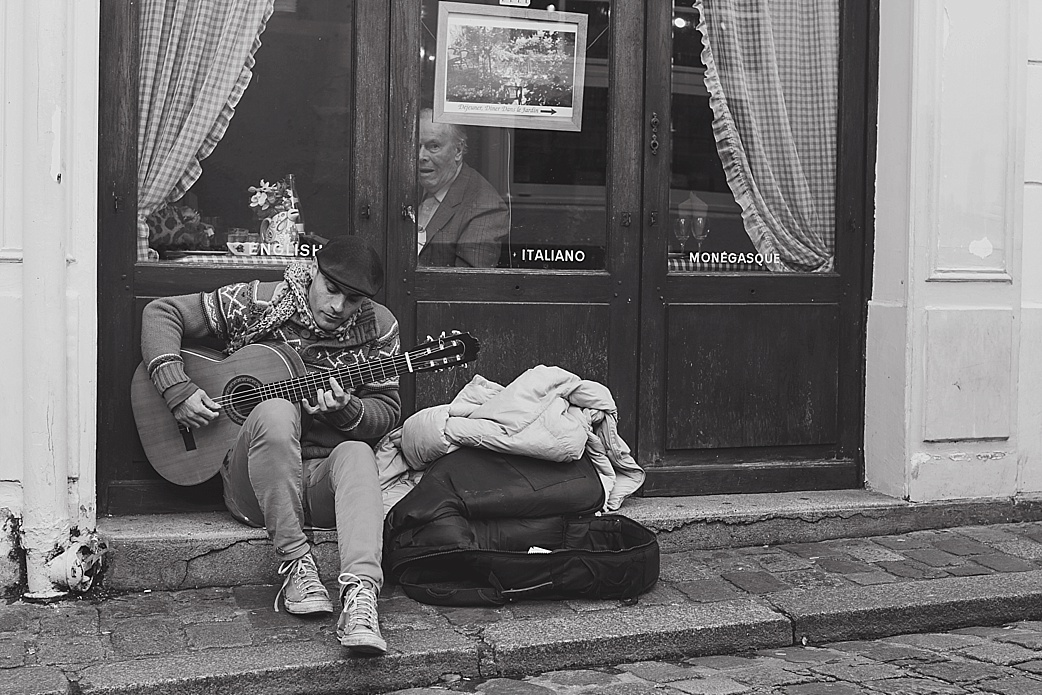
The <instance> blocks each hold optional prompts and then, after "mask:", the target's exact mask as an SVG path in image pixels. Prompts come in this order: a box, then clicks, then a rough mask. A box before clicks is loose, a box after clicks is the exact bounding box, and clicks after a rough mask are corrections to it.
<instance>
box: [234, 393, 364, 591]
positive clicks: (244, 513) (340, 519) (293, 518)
mask: <svg viewBox="0 0 1042 695" xmlns="http://www.w3.org/2000/svg"><path fill="white" fill-rule="evenodd" d="M300 432H301V422H300V410H299V408H298V406H296V405H294V404H292V403H290V402H289V401H287V400H284V399H282V398H273V399H271V400H267V401H263V402H262V403H260V405H258V406H257V407H256V408H254V409H253V412H251V413H250V415H249V417H247V418H246V421H245V422H244V423H243V425H242V429H241V430H240V432H239V436H238V438H237V439H236V441H235V444H234V445H233V446H232V449H231V451H229V452H228V458H227V459H226V460H225V465H224V466H223V467H222V468H221V476H222V478H223V479H224V503H225V505H226V506H227V507H228V511H230V512H231V513H232V516H234V517H235V518H236V519H238V520H239V521H242V522H243V523H246V524H249V525H251V526H258V527H259V526H263V527H265V528H267V531H268V537H269V538H271V542H272V544H273V545H274V546H275V552H276V554H277V555H278V556H279V559H280V560H283V561H285V560H295V559H297V558H299V557H302V556H304V555H306V554H307V553H308V552H309V551H310V549H311V546H310V542H309V541H308V538H307V536H306V535H305V534H304V528H305V526H306V525H310V526H313V527H317V528H335V529H336V533H337V546H338V548H339V551H340V571H341V572H350V573H352V574H355V575H357V576H358V577H360V578H363V579H369V580H370V581H372V582H373V584H374V585H375V586H376V588H377V590H379V589H380V587H382V586H383V570H382V569H381V567H380V561H381V557H382V553H383V520H384V513H383V500H382V498H381V493H380V483H379V480H378V477H377V469H376V457H375V456H374V454H373V450H372V448H371V447H370V446H369V445H368V444H366V443H364V442H352V441H349V442H343V443H342V444H340V445H338V446H337V447H336V448H335V449H333V451H332V452H331V453H330V454H329V456H327V457H326V458H324V459H308V460H306V461H302V460H301V458H300Z"/></svg>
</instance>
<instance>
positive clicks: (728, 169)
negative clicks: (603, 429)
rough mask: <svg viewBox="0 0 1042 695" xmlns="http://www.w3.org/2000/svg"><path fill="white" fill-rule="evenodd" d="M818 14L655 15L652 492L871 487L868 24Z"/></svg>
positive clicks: (648, 337) (644, 351) (647, 303)
mask: <svg viewBox="0 0 1042 695" xmlns="http://www.w3.org/2000/svg"><path fill="white" fill-rule="evenodd" d="M811 4H813V5H814V6H815V7H814V9H813V11H812V12H792V13H789V12H786V13H781V14H778V13H777V7H776V5H773V4H771V3H766V2H764V3H762V4H758V3H751V4H749V5H747V6H745V10H743V12H742V13H740V14H739V13H737V12H735V11H733V4H732V3H728V2H715V1H708V0H707V2H705V3H704V5H703V3H702V2H693V0H677V1H676V2H672V3H670V2H663V3H649V4H648V6H647V7H648V13H649V14H648V17H647V32H648V53H647V63H646V66H647V72H646V74H647V91H646V94H647V99H646V113H645V118H646V124H647V125H646V128H647V129H646V137H647V140H646V147H645V151H644V155H643V161H644V163H645V168H646V169H645V172H646V173H645V178H644V184H645V185H644V194H645V205H646V206H647V209H648V214H647V226H646V227H645V230H644V236H643V243H642V279H641V294H642V302H641V318H640V325H641V344H640V356H641V360H640V364H641V368H640V370H641V372H640V373H641V377H640V422H639V425H638V427H639V431H638V442H639V458H640V461H641V463H642V465H644V466H645V467H646V468H647V469H648V471H649V479H648V482H647V484H646V486H645V492H646V493H647V494H709V493H723V492H759V491H777V490H798V489H826V488H843V487H857V486H859V485H860V484H861V474H860V447H861V445H860V442H861V426H862V415H861V413H862V409H861V405H860V390H861V387H860V384H861V381H860V374H861V369H862V362H861V357H860V350H861V347H860V346H862V345H863V334H862V330H863V328H862V318H861V317H862V315H863V310H864V309H863V307H864V294H863V290H862V280H861V278H862V273H863V271H864V269H863V264H862V259H863V257H864V254H863V252H862V248H863V245H864V238H865V237H864V217H863V214H864V213H863V210H864V208H863V207H862V206H863V197H864V188H863V186H864V163H865V161H866V160H865V157H866V154H865V153H866V151H867V150H866V149H865V139H864V132H865V131H864V130H861V131H860V133H858V129H863V127H864V113H865V111H864V109H865V103H864V94H865V84H866V80H867V76H866V74H865V63H864V58H863V56H862V58H861V60H860V61H858V60H850V61H847V62H846V63H845V66H846V68H845V71H841V66H842V65H844V62H843V61H841V60H840V56H841V55H844V52H845V54H846V55H848V56H856V55H860V52H861V51H864V50H865V45H866V44H865V43H855V40H856V39H857V37H861V40H862V41H863V42H865V41H866V39H865V37H867V32H868V15H867V12H866V11H865V10H864V9H863V8H861V9H858V8H849V7H848V5H850V3H844V4H843V8H842V13H841V8H840V3H839V2H838V0H831V1H829V0H823V1H821V2H817V3H811ZM794 7H795V5H794ZM790 9H791V8H790ZM772 11H773V12H775V14H772ZM783 15H784V16H783ZM707 36H708V40H705V39H706V37H707ZM854 65H860V70H861V72H860V73H858V72H856V71H855V70H854V68H853V67H852V66H854ZM807 83H810V86H809V87H808V86H807ZM859 95H860V96H859ZM840 114H842V116H843V117H842V118H840ZM858 135H860V138H861V139H860V141H858V140H857V139H856V138H857V136H858ZM837 161H844V162H846V163H848V166H847V167H845V168H844V170H843V171H841V172H840V173H839V175H838V176H837V173H836V162H837ZM859 187H860V188H859ZM737 201H741V204H739V202H737ZM837 202H838V203H839V205H837ZM837 210H838V211H839V212H837Z"/></svg>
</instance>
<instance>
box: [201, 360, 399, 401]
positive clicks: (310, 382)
mask: <svg viewBox="0 0 1042 695" xmlns="http://www.w3.org/2000/svg"><path fill="white" fill-rule="evenodd" d="M411 357H412V355H410V358H411ZM399 363H400V364H399ZM391 365H392V367H394V369H395V376H397V375H398V374H399V373H400V372H399V371H398V367H399V366H401V365H404V366H406V367H407V366H408V362H407V361H406V359H405V355H401V356H394V357H392V358H391ZM380 371H381V372H383V371H384V370H382V369H381V370H380ZM340 372H344V373H345V374H344V375H345V376H347V377H348V379H351V378H352V377H358V378H361V377H362V367H361V366H359V365H357V364H355V365H347V366H346V367H342V368H340V369H335V370H330V372H327V373H325V374H322V373H315V372H308V373H307V374H305V375H303V376H301V377H297V378H296V379H286V380H284V381H277V382H272V383H270V384H262V385H261V386H259V387H256V386H254V387H250V388H249V389H245V390H243V391H242V392H240V393H232V394H229V395H227V396H220V397H218V398H215V399H214V401H216V402H217V403H219V404H220V405H222V406H225V405H229V404H234V405H255V404H257V403H260V402H261V401H264V400H267V398H269V396H266V395H265V392H266V391H267V392H270V393H272V394H275V395H276V397H277V394H278V393H279V392H280V390H282V391H285V392H287V393H290V394H291V395H294V396H296V394H297V392H301V393H311V392H313V391H316V390H317V389H318V386H319V384H323V383H326V380H327V379H328V378H329V376H330V375H331V374H333V373H340ZM369 372H370V373H371V374H373V376H375V373H374V372H373V370H372V369H370V370H369ZM293 381H297V382H298V383H299V385H296V384H294V385H291V384H289V383H288V382H293ZM280 385H284V386H282V388H281V389H280ZM304 387H309V388H308V390H307V391H305V390H304ZM305 397H306V396H305Z"/></svg>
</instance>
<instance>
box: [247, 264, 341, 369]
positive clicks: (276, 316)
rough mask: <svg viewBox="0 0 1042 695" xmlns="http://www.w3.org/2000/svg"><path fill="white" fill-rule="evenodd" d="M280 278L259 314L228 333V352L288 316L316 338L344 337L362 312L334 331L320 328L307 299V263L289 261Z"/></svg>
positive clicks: (267, 331) (257, 337)
mask: <svg viewBox="0 0 1042 695" xmlns="http://www.w3.org/2000/svg"><path fill="white" fill-rule="evenodd" d="M283 279H284V282H283V283H282V284H280V285H279V286H278V287H277V288H276V289H275V293H274V294H273V295H272V298H271V302H269V303H268V306H267V307H265V308H264V310H263V312H261V314H260V316H259V317H257V318H255V319H253V320H248V321H247V322H246V324H245V325H244V326H243V330H241V331H237V332H236V334H235V335H232V336H230V339H229V341H228V352H229V353H232V352H235V351H236V350H238V349H239V348H241V347H242V346H244V345H249V344H251V343H256V342H259V341H261V340H264V339H265V338H266V337H267V336H268V335H270V334H271V332H272V331H274V330H276V329H277V328H278V327H279V326H281V325H282V324H284V323H286V321H289V320H293V321H295V322H296V323H298V324H300V325H301V326H304V327H305V328H308V329H310V330H311V332H312V333H314V334H315V335H316V336H318V337H319V338H332V339H334V340H338V341H343V340H344V339H345V338H346V336H347V332H348V331H349V330H350V329H351V327H352V326H353V325H354V324H355V321H357V320H358V315H359V313H361V312H358V311H356V312H355V313H353V314H352V315H351V316H350V317H349V318H348V319H347V321H345V322H344V323H343V324H341V325H340V326H339V327H338V328H337V329H336V330H335V331H327V330H324V329H322V328H319V326H318V324H317V323H315V317H314V315H313V314H312V313H311V306H310V304H309V303H308V290H309V289H310V288H311V281H312V278H311V266H310V264H308V263H291V264H290V265H289V266H288V267H287V268H286V272H285V274H284V275H283Z"/></svg>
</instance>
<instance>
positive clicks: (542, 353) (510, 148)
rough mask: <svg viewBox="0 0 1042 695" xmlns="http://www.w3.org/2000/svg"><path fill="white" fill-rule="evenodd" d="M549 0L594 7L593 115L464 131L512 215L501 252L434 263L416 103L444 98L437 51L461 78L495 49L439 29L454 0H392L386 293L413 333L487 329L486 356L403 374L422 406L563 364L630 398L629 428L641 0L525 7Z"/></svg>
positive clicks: (489, 6)
mask: <svg viewBox="0 0 1042 695" xmlns="http://www.w3.org/2000/svg"><path fill="white" fill-rule="evenodd" d="M469 5H471V6H474V7H479V6H480V7H481V8H482V11H486V12H489V13H491V14H493V15H496V13H497V12H499V13H502V12H503V10H502V8H501V7H500V6H499V4H498V3H497V2H495V1H493V2H474V3H469ZM552 5H556V7H557V9H558V10H561V11H564V12H567V13H575V14H576V15H583V16H585V17H586V18H587V26H588V37H587V41H586V60H585V65H584V66H583V67H584V68H585V71H584V72H585V89H584V99H583V105H584V111H583V114H582V126H581V128H582V129H581V131H579V132H576V131H562V130H549V129H538V128H530V127H527V126H526V125H525V124H518V127H509V126H503V125H502V124H490V125H478V124H474V123H473V122H471V123H469V124H467V125H465V126H464V127H465V130H466V137H467V142H468V145H467V152H466V154H465V155H464V157H463V161H464V162H465V163H466V165H467V166H468V167H470V168H472V169H474V170H475V171H477V172H478V173H479V174H480V175H481V177H482V178H483V179H484V180H485V181H487V182H488V183H489V184H490V185H491V186H492V187H493V188H494V189H495V190H496V192H497V193H498V195H499V196H501V197H502V199H503V204H504V206H505V209H506V210H507V211H508V213H507V214H508V215H509V231H508V233H507V234H506V236H505V237H504V238H503V239H502V246H501V249H500V254H499V257H498V260H497V261H496V262H495V263H493V264H490V265H489V266H486V267H480V268H475V267H467V268H461V267H446V266H434V265H424V257H423V256H420V257H419V258H418V257H417V233H418V222H417V220H416V219H415V217H416V215H417V213H418V210H419V209H420V207H421V205H422V204H423V203H422V201H423V198H424V195H425V194H426V193H427V191H426V189H424V187H423V182H422V181H421V178H422V175H423V173H424V170H425V169H426V166H427V165H426V164H424V163H423V162H424V160H423V159H422V157H423V152H422V149H421V147H423V146H424V143H423V142H422V140H423V137H422V136H423V131H422V130H421V129H419V128H418V118H419V117H420V115H421V111H422V109H424V108H425V107H430V106H432V97H433V91H434V83H435V79H436V75H435V74H434V70H435V69H436V67H437V65H436V63H437V61H439V60H442V61H452V65H453V66H454V69H458V70H460V71H461V72H460V73H458V74H457V76H456V77H455V78H453V77H451V76H450V77H449V82H450V83H451V82H452V80H453V79H458V80H459V81H460V83H461V84H462V83H463V82H465V81H466V79H468V73H467V72H466V71H468V70H470V71H474V73H473V77H474V78H475V80H474V81H475V83H476V84H480V85H487V84H489V83H490V81H491V79H492V78H490V77H489V76H488V75H484V74H481V73H480V72H479V71H480V70H482V69H485V70H487V69H488V63H487V62H485V63H482V64H478V63H475V62H474V61H473V60H471V58H472V56H473V54H475V53H477V51H478V49H477V47H472V48H471V49H469V50H468V49H460V50H452V51H450V50H449V47H446V46H439V45H438V26H439V20H440V19H442V18H443V17H446V16H445V15H443V14H442V13H444V12H445V10H446V5H445V4H443V3H438V2H434V1H433V0H423V1H422V2H421V1H420V0H409V1H403V2H395V3H394V4H393V9H392V18H391V33H392V35H393V36H395V37H398V38H397V40H396V44H395V45H396V49H395V50H394V51H393V52H392V64H391V106H390V112H391V113H392V114H395V116H394V117H393V119H392V122H391V128H390V157H389V160H390V162H391V178H390V185H389V191H390V194H389V211H390V212H389V215H388V236H389V243H388V249H387V261H388V282H387V288H388V289H387V298H388V301H389V303H390V306H391V307H392V309H393V310H394V311H395V313H396V314H397V316H398V318H399V321H400V322H401V327H402V336H403V342H409V341H410V340H422V339H423V338H424V337H425V336H427V335H437V334H438V333H440V332H441V331H443V330H464V331H469V332H471V333H472V334H474V335H475V336H476V337H477V338H478V339H479V340H480V343H481V351H480V355H479V357H478V360H477V361H476V362H475V363H474V364H473V365H471V367H470V368H469V369H466V370H458V371H455V372H447V373H436V374H424V375H417V377H416V379H415V381H414V382H412V381H408V380H407V381H405V382H404V383H403V387H402V389H403V397H404V401H405V402H406V403H407V404H409V403H414V404H415V407H416V408H422V407H425V406H429V405H433V404H437V403H443V402H446V401H447V400H448V399H451V398H452V397H453V396H454V395H455V394H456V393H457V392H458V391H459V390H460V388H462V387H463V386H464V385H465V384H466V383H467V382H468V381H469V380H470V379H471V378H473V377H474V375H475V374H480V375H481V376H483V377H485V378H488V379H491V380H493V381H496V382H499V383H503V384H505V383H508V382H509V381H511V380H513V379H514V378H515V377H516V376H518V375H519V374H521V373H522V372H524V371H525V370H526V369H528V368H530V367H534V366H536V365H539V364H545V365H554V366H559V367H562V368H564V369H566V370H569V371H571V372H573V373H575V374H578V375H580V376H582V377H584V378H588V379H593V380H596V381H599V382H601V383H604V384H606V385H608V386H609V388H610V389H611V390H612V392H613V393H614V394H615V396H616V398H617V400H618V401H619V403H618V405H619V409H620V413H621V430H622V433H623V436H625V437H628V438H630V439H632V437H633V436H634V435H635V431H636V428H635V423H636V392H637V390H636V378H637V372H636V370H635V369H634V359H633V358H634V355H635V354H636V352H637V345H638V343H637V332H636V330H635V327H636V325H637V321H638V307H639V295H638V291H639V286H638V277H639V259H640V245H639V241H640V200H641V186H640V181H641V157H640V151H641V112H642V109H643V105H642V103H641V94H642V93H643V64H642V61H643V58H642V55H643V52H642V45H643V30H642V27H643V14H642V13H643V8H642V6H641V5H642V4H641V3H634V2H625V3H609V2H607V0H565V1H564V2H556V3H553V2H546V1H545V0H533V2H532V3H531V5H530V7H529V8H528V9H529V10H545V9H547V7H548V6H552ZM496 16H497V18H498V19H499V20H502V21H507V22H516V23H518V24H517V26H519V27H521V28H520V29H519V31H520V32H522V33H523V32H524V31H525V29H524V27H525V26H529V25H526V24H525V22H528V21H537V20H531V19H530V18H531V17H532V16H533V15H530V14H526V13H525V12H524V11H518V12H517V13H514V14H509V13H508V14H499V15H496ZM446 21H447V19H446ZM502 40H503V41H504V42H505V41H507V40H509V39H507V38H504V39H502ZM463 50H467V54H464V53H463ZM493 67H495V66H493ZM447 69H448V68H446V70H447ZM504 70H505V68H504ZM460 75H462V77H461V76H460ZM493 77H494V76H493ZM495 79H498V78H495ZM521 88H522V89H528V87H525V86H524V85H522V87H521ZM511 89H517V87H513V86H512V87H511ZM573 96H574V95H573ZM480 98H482V99H488V100H494V99H497V98H498V96H497V95H494V94H491V93H489V94H484V95H482V96H480ZM526 99H527V98H526ZM527 103H533V102H531V101H528V102H527ZM399 114H400V116H399ZM431 122H432V123H433V116H432V117H431ZM432 127H433V125H432ZM418 162H420V164H418ZM453 185H455V184H453ZM450 195H451V194H450ZM448 200H449V199H448V198H446V201H448ZM447 204H448V203H447V202H445V201H443V202H442V205H447ZM436 214H440V210H439V213H436ZM432 219H434V218H432ZM432 239H433V240H436V239H437V237H432ZM580 252H581V253H580ZM580 256H581V260H577V259H578V258H579V257H580ZM547 259H549V260H547ZM492 266H494V267H492Z"/></svg>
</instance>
